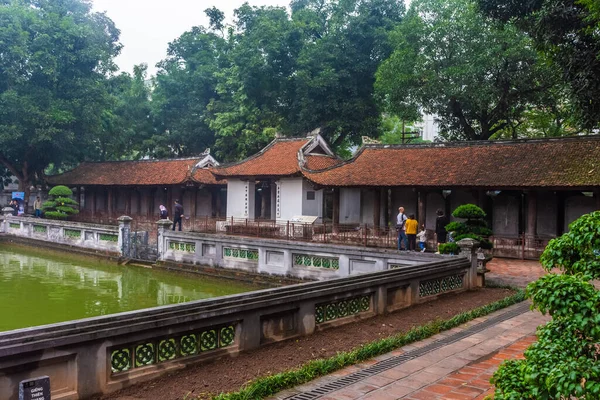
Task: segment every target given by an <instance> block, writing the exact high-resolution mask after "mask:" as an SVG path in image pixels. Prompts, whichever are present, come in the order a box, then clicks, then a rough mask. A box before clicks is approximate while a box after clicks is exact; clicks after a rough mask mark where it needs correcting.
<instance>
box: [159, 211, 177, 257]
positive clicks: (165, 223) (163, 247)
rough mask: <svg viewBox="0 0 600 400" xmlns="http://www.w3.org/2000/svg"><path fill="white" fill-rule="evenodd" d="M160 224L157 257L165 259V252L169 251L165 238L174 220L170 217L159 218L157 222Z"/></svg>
mask: <svg viewBox="0 0 600 400" xmlns="http://www.w3.org/2000/svg"><path fill="white" fill-rule="evenodd" d="M156 224H157V225H158V239H157V240H158V243H157V244H158V246H157V249H158V255H157V257H158V258H157V259H158V260H163V257H164V255H165V253H166V252H167V241H166V240H165V231H168V230H169V229H171V226H173V221H171V220H170V219H168V218H167V219H160V220H158V222H157V223H156Z"/></svg>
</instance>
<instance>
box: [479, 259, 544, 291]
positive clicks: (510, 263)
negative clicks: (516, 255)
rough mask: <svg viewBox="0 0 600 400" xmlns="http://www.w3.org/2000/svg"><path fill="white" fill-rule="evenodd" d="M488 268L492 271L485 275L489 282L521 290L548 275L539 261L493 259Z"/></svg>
mask: <svg viewBox="0 0 600 400" xmlns="http://www.w3.org/2000/svg"><path fill="white" fill-rule="evenodd" d="M487 268H488V269H489V270H490V272H488V273H487V274H485V279H486V281H487V282H489V283H496V284H502V285H510V286H516V287H521V288H524V287H525V286H527V284H528V283H529V282H533V281H535V280H537V279H538V278H539V277H541V276H542V275H545V274H546V271H544V270H543V269H542V266H541V265H540V263H539V261H531V260H515V259H510V258H493V259H492V261H490V262H489V263H488V264H487Z"/></svg>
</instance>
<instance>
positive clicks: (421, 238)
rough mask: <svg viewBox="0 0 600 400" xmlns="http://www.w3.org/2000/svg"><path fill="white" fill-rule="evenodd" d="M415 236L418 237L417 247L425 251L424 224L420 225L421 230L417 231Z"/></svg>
mask: <svg viewBox="0 0 600 400" xmlns="http://www.w3.org/2000/svg"><path fill="white" fill-rule="evenodd" d="M417 238H419V248H420V249H421V253H424V252H425V247H426V246H425V242H426V241H427V231H426V230H425V225H421V231H420V232H419V233H417Z"/></svg>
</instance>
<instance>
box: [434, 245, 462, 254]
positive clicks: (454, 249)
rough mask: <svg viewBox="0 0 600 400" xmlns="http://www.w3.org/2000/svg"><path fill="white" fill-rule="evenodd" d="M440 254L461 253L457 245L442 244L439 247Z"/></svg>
mask: <svg viewBox="0 0 600 400" xmlns="http://www.w3.org/2000/svg"><path fill="white" fill-rule="evenodd" d="M438 251H439V252H440V254H454V255H458V254H459V253H460V247H459V246H458V245H457V244H456V243H440V246H439V247H438Z"/></svg>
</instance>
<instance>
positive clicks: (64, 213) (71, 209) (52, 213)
mask: <svg viewBox="0 0 600 400" xmlns="http://www.w3.org/2000/svg"><path fill="white" fill-rule="evenodd" d="M48 195H49V196H50V200H48V201H46V202H44V204H42V210H43V211H44V215H45V216H46V218H50V219H67V218H68V217H69V216H71V215H73V214H77V213H78V212H79V210H78V209H77V208H75V207H76V206H77V202H76V201H75V200H73V199H72V198H71V196H73V191H72V190H71V189H69V188H68V187H66V186H61V185H59V186H54V187H53V188H52V189H50V191H49V192H48Z"/></svg>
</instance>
